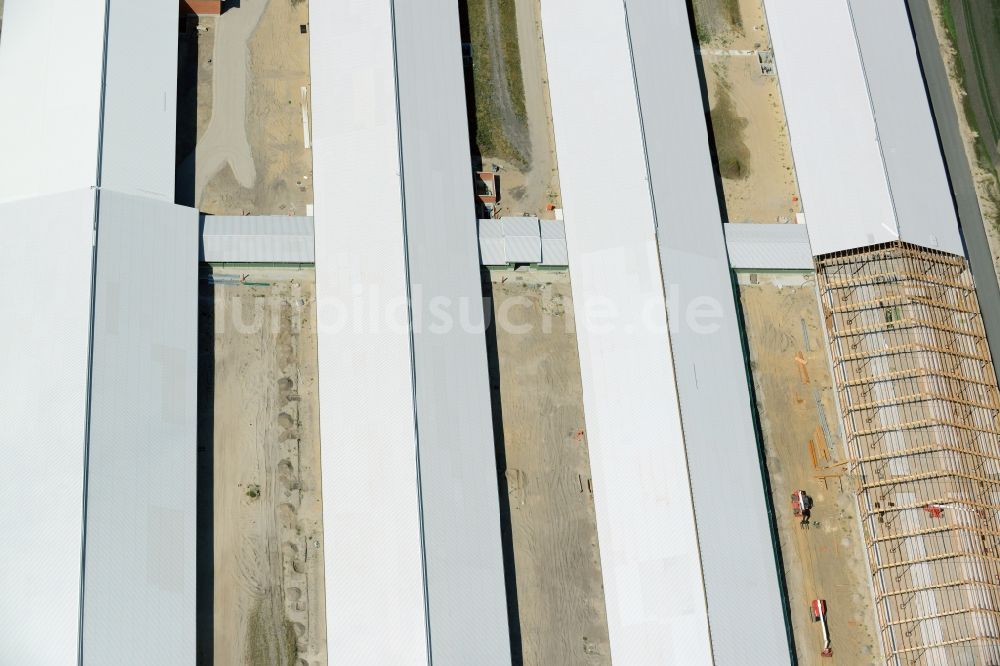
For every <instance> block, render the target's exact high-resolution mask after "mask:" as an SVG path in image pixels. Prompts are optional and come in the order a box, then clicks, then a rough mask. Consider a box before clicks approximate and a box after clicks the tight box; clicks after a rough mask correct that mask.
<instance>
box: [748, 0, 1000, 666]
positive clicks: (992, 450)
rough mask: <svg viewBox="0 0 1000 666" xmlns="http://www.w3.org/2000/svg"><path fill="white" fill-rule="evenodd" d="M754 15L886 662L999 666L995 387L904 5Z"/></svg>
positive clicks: (782, 9) (844, 3)
mask: <svg viewBox="0 0 1000 666" xmlns="http://www.w3.org/2000/svg"><path fill="white" fill-rule="evenodd" d="M765 6H766V10H767V19H768V24H769V26H770V29H771V36H772V39H773V42H774V53H775V58H776V62H777V67H778V77H779V80H780V83H781V86H782V94H783V98H784V103H785V110H786V113H787V116H788V124H789V133H790V138H791V144H792V152H793V155H794V158H795V163H796V170H797V174H798V177H799V183H800V186H801V190H802V201H803V204H804V206H805V218H806V226H807V229H808V235H809V241H810V244H811V246H812V251H813V253H814V255H815V264H816V273H817V286H818V290H819V298H820V307H821V311H822V315H823V317H824V318H825V322H826V330H827V339H828V343H829V350H830V360H831V363H832V367H833V373H834V381H835V384H836V389H837V394H838V398H839V409H840V414H841V421H842V427H843V431H844V436H845V446H846V451H844V452H843V454H844V456H845V459H846V460H847V463H848V464H847V467H848V473H849V475H850V477H851V480H852V482H853V484H854V489H855V491H856V497H857V502H858V509H859V516H860V522H861V524H860V526H859V527H860V530H861V534H862V538H863V540H864V544H865V549H866V558H867V562H868V566H869V571H870V575H871V578H870V581H871V593H872V595H873V599H874V602H875V608H876V615H877V618H878V624H879V626H878V628H877V629H878V631H879V634H880V638H881V645H882V650H883V657H884V659H885V662H886V663H889V664H898V665H902V664H933V665H935V666H938V665H940V666H952V665H955V666H959V665H961V666H965V665H971V664H997V663H1000V392H998V389H997V377H996V373H995V368H994V365H993V360H992V358H991V355H990V350H989V347H988V346H987V341H986V333H985V329H984V325H983V321H982V316H981V313H980V306H979V301H978V299H977V296H976V290H975V284H974V282H973V279H972V275H971V272H970V269H969V264H968V262H967V260H966V258H965V251H964V247H963V243H962V238H961V235H960V232H959V228H958V223H957V219H956V215H955V211H954V204H953V201H952V198H951V193H950V190H949V186H948V181H947V175H946V173H945V170H944V165H943V163H942V158H941V155H940V151H939V147H938V143H937V139H936V135H935V128H934V125H933V120H932V117H931V115H930V110H929V107H928V102H927V99H926V94H925V90H924V86H923V81H922V75H921V71H920V63H919V60H918V57H917V54H916V51H915V46H914V43H913V39H912V36H911V32H910V24H909V17H908V15H907V9H906V5H905V3H904V2H903V1H902V0H893V1H892V2H866V1H862V0H822V1H820V2H815V3H800V2H796V1H795V0H765ZM817 80H822V81H824V85H822V86H816V85H813V82H815V81H817Z"/></svg>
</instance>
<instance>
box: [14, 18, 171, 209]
mask: <svg viewBox="0 0 1000 666" xmlns="http://www.w3.org/2000/svg"><path fill="white" fill-rule="evenodd" d="M138 4H143V3H138ZM164 4H165V5H170V3H169V2H167V3H164ZM170 6H172V7H173V8H174V10H175V11H176V8H177V5H176V4H173V5H170ZM3 21H4V23H3V39H0V82H2V86H3V94H0V146H3V155H4V159H0V201H6V200H12V199H20V198H24V197H30V196H38V195H44V194H53V193H56V192H67V191H72V190H78V189H83V188H86V187H90V186H92V185H94V177H95V175H96V174H97V153H98V145H97V144H98V126H99V123H100V109H101V70H102V60H103V49H104V2H94V1H93V0H90V1H88V2H82V1H80V0H50V1H47V2H35V1H34V0H7V2H6V5H5V6H4V11H3ZM164 27H169V28H170V29H172V30H174V40H175V41H176V39H177V35H176V28H177V21H176V20H173V21H170V23H169V25H168V26H164ZM140 60H141V59H140ZM174 64H175V66H176V60H175V61H174ZM175 83H176V77H175ZM137 144H139V145H141V141H139V142H137ZM170 162H171V167H172V166H173V158H171V159H170Z"/></svg>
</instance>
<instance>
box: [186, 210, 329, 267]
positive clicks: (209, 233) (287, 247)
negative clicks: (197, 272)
mask: <svg viewBox="0 0 1000 666" xmlns="http://www.w3.org/2000/svg"><path fill="white" fill-rule="evenodd" d="M201 260H202V261H206V262H209V263H216V262H218V263H223V262H229V263H293V264H311V263H313V261H314V260H315V253H314V251H313V218H311V217H290V216H287V215H233V216H227V215H205V216H204V224H203V226H202V254H201Z"/></svg>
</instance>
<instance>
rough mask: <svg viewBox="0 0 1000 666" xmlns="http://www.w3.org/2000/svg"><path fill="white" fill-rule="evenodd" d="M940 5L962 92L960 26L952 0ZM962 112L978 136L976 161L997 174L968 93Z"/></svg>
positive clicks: (962, 65)
mask: <svg viewBox="0 0 1000 666" xmlns="http://www.w3.org/2000/svg"><path fill="white" fill-rule="evenodd" d="M938 7H940V9H941V18H942V21H943V23H944V31H945V33H946V34H947V35H948V42H949V44H948V45H949V46H950V47H951V50H952V52H953V53H954V54H955V57H954V58H953V60H954V63H955V71H954V75H955V80H956V81H957V82H958V86H959V88H961V90H962V92H963V93H965V91H967V90H968V87H967V83H966V81H967V79H968V76H967V75H966V69H965V63H964V62H963V61H962V53H961V52H960V51H959V50H958V27H957V26H956V24H955V14H954V13H953V9H952V5H951V0H938ZM986 103H987V104H988V98H986ZM962 113H963V114H964V115H965V122H966V123H968V125H969V128H970V129H971V130H972V131H973V133H975V135H976V138H975V141H974V142H973V144H974V146H975V152H976V163H977V164H978V165H979V166H980V168H982V169H985V170H987V171H989V172H991V173H993V174H996V171H995V168H994V166H993V160H992V159H991V158H990V151H989V149H988V148H987V147H986V142H985V140H984V139H983V133H982V132H981V131H980V130H979V123H978V122H977V121H976V113H975V111H973V109H972V101H971V100H970V99H969V95H968V94H963V95H962Z"/></svg>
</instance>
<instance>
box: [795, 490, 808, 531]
mask: <svg viewBox="0 0 1000 666" xmlns="http://www.w3.org/2000/svg"><path fill="white" fill-rule="evenodd" d="M812 506H813V499H812V497H809V495H807V494H806V491H804V490H796V491H795V492H794V493H792V513H793V514H795V515H796V516H799V517H801V518H802V521H801V522H800V523H799V524H800V525H808V524H809V517H810V516H811V515H812Z"/></svg>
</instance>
